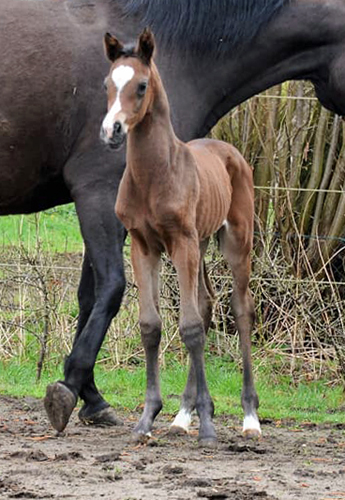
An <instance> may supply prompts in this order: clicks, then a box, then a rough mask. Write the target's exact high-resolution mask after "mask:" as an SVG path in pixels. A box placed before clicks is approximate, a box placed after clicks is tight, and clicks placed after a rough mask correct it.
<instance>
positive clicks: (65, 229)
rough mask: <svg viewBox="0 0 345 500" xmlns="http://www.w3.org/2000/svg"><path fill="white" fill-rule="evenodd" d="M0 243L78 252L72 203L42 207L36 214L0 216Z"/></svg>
mask: <svg viewBox="0 0 345 500" xmlns="http://www.w3.org/2000/svg"><path fill="white" fill-rule="evenodd" d="M0 238H1V239H0V246H2V247H6V246H9V245H23V246H24V248H25V249H26V250H30V249H31V250H32V249H35V248H37V242H38V241H39V242H40V245H41V249H42V250H49V251H50V252H59V253H60V252H81V251H82V249H83V240H82V237H81V234H80V229H79V223H78V218H77V215H76V212H75V207H74V204H69V205H63V206H61V207H57V208H53V209H50V210H46V211H45V212H40V213H39V214H30V215H10V216H7V217H1V218H0Z"/></svg>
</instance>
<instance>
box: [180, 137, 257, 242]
mask: <svg viewBox="0 0 345 500" xmlns="http://www.w3.org/2000/svg"><path fill="white" fill-rule="evenodd" d="M187 146H188V148H189V150H190V152H191V153H192V155H193V157H194V159H195V162H196V169H197V174H198V179H199V184H200V196H199V202H198V205H197V226H198V232H199V236H200V238H201V239H203V238H206V237H208V236H210V235H211V234H213V233H214V232H215V231H217V230H218V229H219V227H220V226H221V225H222V223H223V222H224V220H227V219H229V218H231V217H235V216H236V212H238V210H236V207H237V206H238V205H239V201H237V200H240V199H242V202H241V211H242V210H245V211H246V212H248V213H250V211H251V210H253V174H252V168H251V167H250V166H249V165H248V163H247V162H246V160H245V159H244V158H243V156H242V155H241V153H240V152H239V151H238V150H237V149H236V148H235V147H234V146H232V145H231V144H228V143H226V142H223V141H218V140H213V139H197V140H194V141H190V142H188V143H187ZM235 205H236V206H235Z"/></svg>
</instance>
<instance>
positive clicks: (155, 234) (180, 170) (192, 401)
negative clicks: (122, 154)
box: [101, 29, 261, 446]
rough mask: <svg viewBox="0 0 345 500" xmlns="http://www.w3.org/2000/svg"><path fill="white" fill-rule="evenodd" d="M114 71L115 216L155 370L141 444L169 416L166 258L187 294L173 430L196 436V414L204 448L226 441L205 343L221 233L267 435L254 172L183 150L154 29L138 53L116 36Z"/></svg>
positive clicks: (254, 401)
mask: <svg viewBox="0 0 345 500" xmlns="http://www.w3.org/2000/svg"><path fill="white" fill-rule="evenodd" d="M105 48H106V53H107V56H108V58H109V59H110V61H111V63H112V64H111V68H110V72H109V75H108V76H107V78H106V80H105V83H106V87H107V94H108V113H107V115H106V116H105V118H104V120H103V123H102V128H101V137H102V139H103V140H104V141H105V142H106V143H107V144H108V145H110V146H111V147H113V148H114V149H118V148H119V147H121V145H122V144H123V142H124V139H125V137H126V136H127V166H126V169H125V172H124V175H123V178H122V181H121V184H120V188H119V193H118V197H117V201H116V206H115V210H116V214H117V216H118V217H119V219H120V220H121V221H122V222H123V224H124V225H125V227H126V229H127V230H128V231H129V233H130V235H131V242H132V244H131V258H132V264H133V269H134V274H135V279H136V281H137V284H138V288H139V305H140V328H141V336H142V341H143V345H144V349H145V354H146V362H147V390H146V400H145V407H144V412H143V415H142V417H141V419H140V421H139V423H138V425H137V426H136V428H135V431H134V435H135V437H136V439H140V440H141V439H143V438H144V439H146V438H147V436H150V435H151V430H152V426H153V421H154V419H155V417H156V415H157V414H158V413H159V411H160V410H161V408H162V399H161V394H160V386H159V368H158V350H159V343H160V338H161V319H160V315H159V268H160V257H161V253H162V252H164V251H166V252H167V253H168V254H169V256H170V257H171V260H172V262H173V264H174V266H175V268H176V271H177V275H178V281H179V286H180V325H179V326H180V333H181V337H182V339H183V341H184V343H185V345H186V347H187V349H188V352H189V355H190V360H191V363H190V371H189V375H188V381H187V385H186V388H185V390H184V393H183V396H182V404H181V409H180V411H179V413H178V415H177V416H176V418H175V420H174V422H173V424H172V426H171V430H172V431H174V432H180V431H182V432H188V426H189V424H190V421H191V413H192V411H193V410H194V409H196V411H197V413H198V416H199V419H200V428H199V442H200V444H201V445H202V446H214V445H215V444H216V442H217V438H216V433H215V429H214V425H213V422H212V418H213V413H214V405H213V402H212V399H211V397H210V394H209V391H208V387H207V382H206V376H205V368H204V345H205V334H206V333H207V330H208V328H209V325H210V320H211V314H212V296H213V292H212V288H211V285H210V282H209V279H208V276H207V273H206V267H205V263H204V255H205V252H206V249H207V244H208V240H209V237H210V236H211V235H212V234H213V233H215V232H217V233H218V236H219V241H220V249H221V251H222V253H223V255H224V257H225V259H226V260H227V261H228V262H229V264H230V267H231V269H232V274H233V280H234V282H233V296H232V307H233V312H234V316H235V321H236V326H237V329H238V331H239V335H240V340H241V349H242V355H243V390H242V406H243V409H244V414H245V417H244V423H243V432H244V433H245V434H246V435H249V436H257V435H260V434H261V430H260V424H259V421H258V417H257V414H256V410H257V407H258V405H259V402H258V397H257V394H256V392H255V388H254V382H253V375H252V363H251V349H250V347H251V345H250V344H251V341H250V336H251V331H252V325H253V319H254V305H253V300H252V297H251V294H250V291H249V286H248V285H249V277H250V254H251V249H252V236H253V217H254V191H253V180H252V170H251V168H250V167H249V165H248V164H247V163H246V161H245V160H244V158H243V157H242V156H241V155H240V153H239V152H238V151H237V150H236V149H235V148H234V147H233V146H231V145H229V144H226V143H224V142H221V141H214V140H206V139H202V140H195V141H191V142H188V143H183V142H182V141H180V140H179V139H178V138H177V137H176V135H175V133H174V130H173V128H172V125H171V121H170V110H169V104H168V99H167V95H166V93H165V90H164V87H163V84H162V82H161V79H160V76H159V73H158V70H157V67H156V65H155V63H154V61H153V58H152V56H153V52H154V37H153V35H152V33H151V32H150V31H149V30H147V29H146V30H145V31H144V32H143V33H142V34H141V35H140V37H139V40H138V42H137V45H136V46H124V45H123V44H122V43H121V42H120V41H119V40H117V39H116V38H114V37H112V36H111V35H109V34H107V35H106V36H105Z"/></svg>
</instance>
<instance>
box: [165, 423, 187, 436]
mask: <svg viewBox="0 0 345 500" xmlns="http://www.w3.org/2000/svg"><path fill="white" fill-rule="evenodd" d="M169 434H173V435H175V436H176V435H178V436H184V435H185V434H188V430H187V429H184V428H183V427H180V426H179V425H171V426H170V427H169Z"/></svg>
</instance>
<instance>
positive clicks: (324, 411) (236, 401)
mask: <svg viewBox="0 0 345 500" xmlns="http://www.w3.org/2000/svg"><path fill="white" fill-rule="evenodd" d="M0 370H1V373H2V377H1V381H0V393H1V394H6V395H11V396H28V395H30V396H34V397H38V398H41V397H43V396H44V393H45V388H46V385H47V384H48V383H50V382H52V381H55V380H58V379H61V378H62V366H61V365H60V366H58V367H51V368H49V369H45V370H44V372H43V374H42V379H41V380H40V381H39V382H37V381H36V378H35V377H36V366H35V363H34V362H33V361H29V360H28V361H25V362H24V361H23V360H22V361H21V362H20V363H19V362H18V360H15V359H12V360H10V361H8V362H6V363H4V362H2V363H1V364H0ZM186 375H187V369H186V367H181V366H180V365H179V364H177V363H176V362H171V363H170V365H169V366H168V367H167V368H166V369H164V370H162V373H161V381H162V394H163V400H164V409H163V412H164V413H165V414H169V415H170V414H171V415H172V414H174V413H175V412H176V411H177V410H178V407H179V398H178V395H180V394H181V392H182V390H183V387H184V383H185V380H186ZM207 377H208V382H209V388H210V391H211V394H212V397H213V399H214V402H215V406H216V414H218V415H234V416H237V417H240V418H241V417H242V408H241V405H240V395H241V384H242V380H241V374H240V373H239V371H238V369H237V368H236V366H235V365H234V364H233V363H229V364H225V363H224V360H223V359H221V358H213V359H212V360H211V359H210V360H208V362H207ZM256 379H257V390H258V393H259V397H260V401H261V406H260V411H259V415H260V418H270V419H274V420H284V419H289V420H290V419H294V420H296V422H297V423H301V422H312V423H345V412H344V405H345V396H344V392H343V388H342V387H341V386H334V387H333V386H329V385H327V384H326V383H325V382H323V381H322V380H319V381H312V382H309V383H306V382H304V383H300V384H298V385H295V386H294V385H291V383H290V381H289V380H288V379H287V378H286V376H284V377H281V379H280V378H279V377H277V375H275V376H274V377H272V375H271V374H269V373H268V372H267V370H265V371H262V372H261V371H259V372H258V373H257V375H256ZM272 380H274V382H272ZM96 381H97V384H98V387H99V388H100V390H101V391H102V393H103V395H104V397H105V399H106V400H107V401H108V402H109V403H110V404H111V405H113V406H114V407H115V408H122V409H125V410H128V411H133V410H135V409H136V408H137V407H138V406H139V405H141V404H142V403H143V402H144V395H145V367H144V366H143V365H142V366H138V367H135V368H127V369H123V368H121V369H117V370H108V369H107V368H106V367H104V366H100V365H97V366H96Z"/></svg>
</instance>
